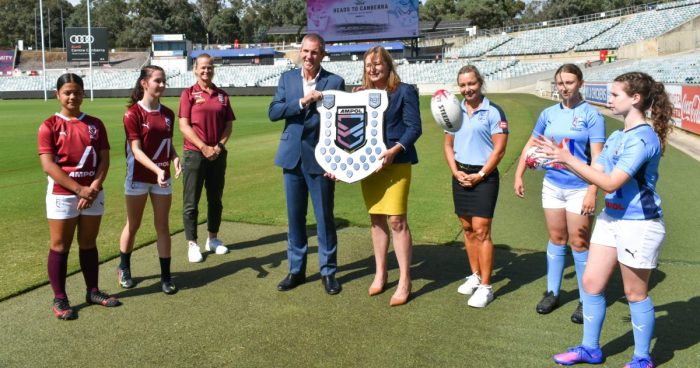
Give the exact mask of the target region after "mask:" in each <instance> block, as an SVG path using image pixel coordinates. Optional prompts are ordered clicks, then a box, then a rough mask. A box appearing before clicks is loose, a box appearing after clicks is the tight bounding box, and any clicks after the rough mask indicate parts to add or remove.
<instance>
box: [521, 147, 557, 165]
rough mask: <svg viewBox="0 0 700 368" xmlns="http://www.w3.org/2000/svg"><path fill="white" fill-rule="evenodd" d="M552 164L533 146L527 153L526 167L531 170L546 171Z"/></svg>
mask: <svg viewBox="0 0 700 368" xmlns="http://www.w3.org/2000/svg"><path fill="white" fill-rule="evenodd" d="M550 162H552V160H550V159H549V158H547V156H545V154H544V152H542V150H540V148H539V147H537V146H532V147H530V148H528V149H527V151H525V166H527V168H528V169H531V170H545V169H546V168H547V165H549V163H550Z"/></svg>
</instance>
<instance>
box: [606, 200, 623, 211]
mask: <svg viewBox="0 0 700 368" xmlns="http://www.w3.org/2000/svg"><path fill="white" fill-rule="evenodd" d="M605 208H609V209H611V210H615V211H624V210H625V207H624V206H623V205H621V204H619V203H613V202H608V201H605Z"/></svg>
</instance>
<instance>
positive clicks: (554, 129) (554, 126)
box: [514, 64, 605, 323]
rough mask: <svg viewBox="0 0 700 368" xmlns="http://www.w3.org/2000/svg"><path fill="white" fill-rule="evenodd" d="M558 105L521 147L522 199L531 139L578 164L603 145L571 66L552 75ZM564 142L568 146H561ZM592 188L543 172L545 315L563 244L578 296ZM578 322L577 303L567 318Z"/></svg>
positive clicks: (598, 121) (551, 305)
mask: <svg viewBox="0 0 700 368" xmlns="http://www.w3.org/2000/svg"><path fill="white" fill-rule="evenodd" d="M554 80H555V82H556V86H557V90H558V91H559V94H560V95H561V97H562V102H561V103H558V104H556V105H554V106H551V107H548V108H546V109H545V110H544V111H542V113H541V114H540V117H539V118H538V119H537V123H536V124H535V128H534V129H533V130H532V137H530V140H529V141H528V142H527V144H526V145H525V148H523V152H522V154H521V155H520V162H519V163H518V168H517V169H516V171H515V183H514V187H515V194H516V195H517V196H518V197H521V198H522V197H524V195H525V186H524V184H523V174H524V173H525V153H526V152H527V150H528V149H529V148H530V146H532V145H533V144H534V140H535V138H537V137H539V136H540V135H544V136H546V137H548V138H551V139H554V140H555V141H556V142H558V143H561V144H566V146H567V148H568V149H569V150H570V152H572V153H573V154H574V156H575V157H576V158H577V159H579V160H580V161H581V162H584V163H590V162H592V161H595V159H596V157H597V156H598V154H600V151H601V150H602V149H603V142H605V120H604V119H603V116H602V115H601V114H600V112H598V110H596V108H595V107H593V106H591V105H590V104H588V103H587V102H586V101H583V99H582V98H581V95H580V94H579V92H578V91H579V89H580V88H581V86H582V85H583V73H581V69H579V67H577V66H576V65H574V64H564V65H562V66H560V67H559V69H557V71H556V72H555V73H554ZM565 142H567V143H565ZM596 192H597V188H596V186H595V185H591V184H588V183H586V182H585V181H584V180H582V179H581V178H579V177H578V176H576V175H575V174H574V173H572V172H571V171H570V170H569V169H568V168H566V167H560V166H550V167H548V168H547V173H546V174H545V177H544V181H543V183H542V207H543V208H544V217H545V220H546V222H547V231H548V232H549V242H548V243H547V291H546V292H545V295H544V297H543V298H542V300H541V301H540V302H539V303H537V306H536V308H535V310H536V311H537V313H540V314H547V313H550V312H551V311H553V310H554V309H555V308H556V307H557V306H558V305H559V289H560V287H561V280H562V277H563V274H564V265H565V263H566V244H567V243H569V244H570V245H571V249H572V254H573V258H574V265H575V268H576V277H577V280H578V286H579V292H580V290H581V277H582V275H583V269H584V268H585V266H586V260H587V259H588V241H589V239H590V233H591V223H592V221H593V215H594V213H595V207H596ZM571 321H572V322H574V323H583V316H582V314H581V302H580V301H579V303H578V305H577V307H576V309H575V310H574V313H573V314H572V315H571Z"/></svg>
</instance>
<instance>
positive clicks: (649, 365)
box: [536, 72, 673, 368]
mask: <svg viewBox="0 0 700 368" xmlns="http://www.w3.org/2000/svg"><path fill="white" fill-rule="evenodd" d="M609 104H610V107H611V109H612V111H613V112H614V113H615V114H618V115H622V116H623V117H624V129H622V130H618V131H616V132H614V133H612V134H611V135H610V137H609V138H608V141H607V142H606V144H605V148H603V151H602V152H601V154H600V156H599V157H598V159H597V160H596V161H595V163H594V164H593V167H591V166H589V165H586V164H584V163H583V162H581V161H580V160H577V159H576V158H575V157H574V156H573V155H572V154H571V153H569V152H568V151H567V150H565V149H561V148H559V147H558V146H557V145H556V144H554V142H552V141H550V140H549V139H547V138H546V137H544V136H542V137H541V140H538V141H537V142H536V143H537V144H538V145H540V146H541V147H542V148H543V150H544V151H545V153H546V154H547V155H548V156H549V157H550V158H552V159H553V160H554V162H557V163H561V164H564V165H565V166H566V167H567V168H569V170H571V171H572V172H574V173H575V174H576V175H578V176H580V177H581V178H583V179H584V180H586V181H587V182H589V183H591V184H595V185H597V186H598V187H600V188H601V189H603V190H604V191H605V192H606V193H607V194H606V196H605V209H604V211H603V212H602V213H601V214H600V215H599V216H598V220H597V221H596V226H595V229H594V230H593V235H592V237H591V247H590V254H589V257H588V264H587V265H586V271H585V273H584V275H583V316H584V322H583V341H582V343H581V345H580V346H577V347H575V348H571V349H569V351H567V352H565V353H562V354H557V355H555V356H554V357H553V358H554V361H555V362H557V363H559V364H564V365H572V364H577V363H590V364H598V363H602V361H603V353H602V351H601V350H600V344H599V339H600V331H601V328H602V326H603V321H604V319H605V295H604V292H605V288H606V286H607V284H608V281H609V280H610V277H611V275H612V273H613V271H614V269H615V267H616V266H617V265H619V267H620V271H621V274H622V281H623V283H624V289H625V297H626V298H627V301H628V303H629V308H630V314H631V320H632V333H633V336H634V355H633V357H632V360H631V361H630V362H629V363H627V364H626V365H625V368H653V367H654V363H653V362H652V360H651V357H650V355H649V347H650V344H651V338H652V335H653V332H654V321H655V318H654V305H653V304H652V301H651V299H650V298H649V296H648V295H647V291H648V288H649V276H650V275H651V270H652V269H654V268H656V264H657V259H658V256H659V250H660V249H661V245H662V243H663V240H664V236H665V234H666V230H665V226H664V221H663V212H662V211H661V199H660V198H659V195H658V193H657V192H656V182H657V181H658V179H659V161H660V159H661V154H662V152H663V150H664V148H665V144H666V137H667V136H668V133H669V132H670V130H671V127H672V125H671V116H672V113H673V105H672V104H671V102H670V101H669V98H668V96H667V95H666V92H665V89H664V85H663V84H662V83H659V82H656V81H654V79H652V78H651V77H650V76H649V75H647V74H644V73H639V72H633V73H625V74H622V75H620V76H618V77H617V78H615V81H614V83H613V85H612V90H611V93H610V97H609ZM648 110H651V122H648V121H647V120H646V118H645V113H646V112H647V111H648Z"/></svg>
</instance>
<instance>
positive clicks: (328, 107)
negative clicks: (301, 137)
mask: <svg viewBox="0 0 700 368" xmlns="http://www.w3.org/2000/svg"><path fill="white" fill-rule="evenodd" d="M388 103H389V101H388V99H387V94H386V91H383V90H378V89H368V90H363V91H360V92H355V93H347V92H342V91H323V99H322V100H321V101H318V102H317V103H316V108H317V109H318V112H319V113H320V115H321V131H320V135H319V140H318V144H316V151H315V153H316V161H318V163H319V165H321V167H322V168H323V169H324V170H326V171H327V172H329V173H332V174H333V175H335V177H336V178H338V180H342V181H344V182H346V183H354V182H356V181H360V180H362V179H364V178H366V177H368V176H369V175H371V174H372V173H373V172H374V171H376V170H377V169H378V168H379V167H380V166H381V165H382V160H380V159H379V158H378V157H379V155H380V154H381V153H382V152H384V151H386V145H385V144H384V111H385V110H386V108H387V106H388Z"/></svg>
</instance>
